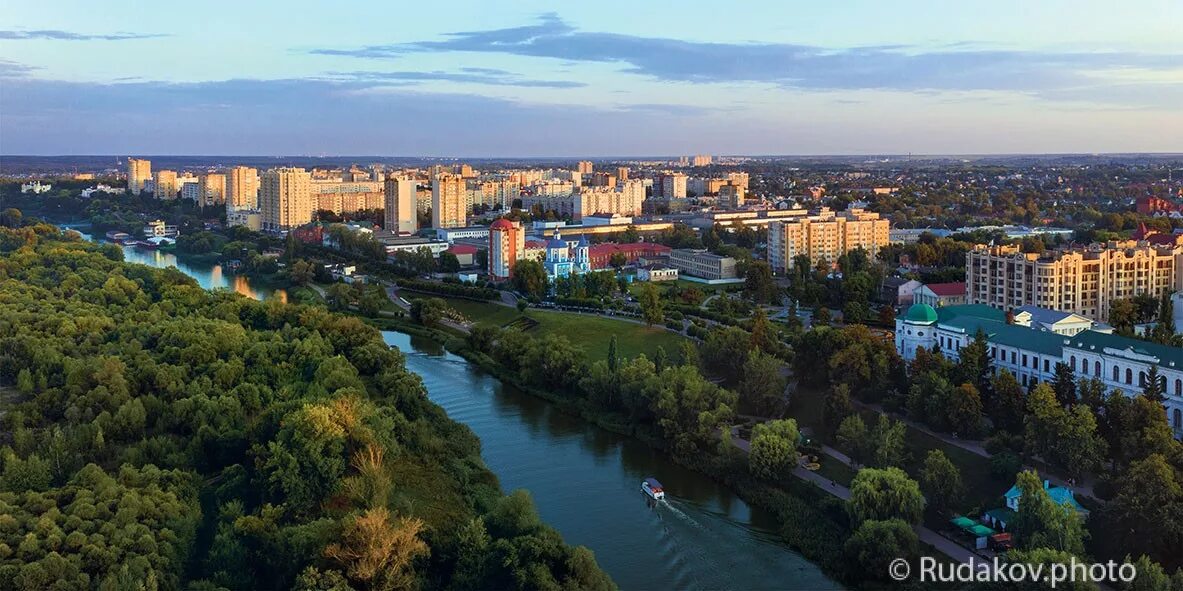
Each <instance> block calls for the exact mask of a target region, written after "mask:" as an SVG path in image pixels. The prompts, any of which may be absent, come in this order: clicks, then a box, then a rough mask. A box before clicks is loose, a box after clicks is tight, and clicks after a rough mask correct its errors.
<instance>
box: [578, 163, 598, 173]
mask: <svg viewBox="0 0 1183 591" xmlns="http://www.w3.org/2000/svg"><path fill="white" fill-rule="evenodd" d="M594 168H595V167H594V166H593V165H592V163H591V160H580V161H579V164H578V165H577V166H576V167H575V172H578V173H579V174H591V173H592V171H593V169H594Z"/></svg>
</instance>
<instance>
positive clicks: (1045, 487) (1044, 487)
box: [1043, 480, 1052, 490]
mask: <svg viewBox="0 0 1183 591" xmlns="http://www.w3.org/2000/svg"><path fill="white" fill-rule="evenodd" d="M1051 486H1052V483H1051V481H1048V480H1044V481H1043V490H1047V489H1049V488H1051Z"/></svg>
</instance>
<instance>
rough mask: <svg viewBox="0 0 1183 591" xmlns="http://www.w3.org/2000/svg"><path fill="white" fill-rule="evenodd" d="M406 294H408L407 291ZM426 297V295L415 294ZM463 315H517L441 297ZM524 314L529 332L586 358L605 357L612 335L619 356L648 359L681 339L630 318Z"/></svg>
mask: <svg viewBox="0 0 1183 591" xmlns="http://www.w3.org/2000/svg"><path fill="white" fill-rule="evenodd" d="M408 295H409V294H408ZM416 297H430V296H416ZM441 299H443V300H444V301H446V302H448V305H449V306H451V307H453V308H455V309H456V310H457V311H459V312H460V313H461V314H464V316H465V317H466V318H468V319H469V320H471V321H472V322H474V323H478V324H492V325H496V326H505V325H506V324H509V323H510V322H513V321H514V320H515V319H517V318H518V317H519V316H521V315H522V314H520V313H519V312H518V311H517V310H516V309H514V308H510V307H508V306H502V305H500V304H493V303H488V302H474V301H471V300H462V299H455V298H441ZM525 316H526V317H528V318H532V319H533V320H535V321H537V322H538V326H537V327H534V328H533V329H531V330H530V334H532V335H537V336H539V337H541V336H543V335H547V334H557V335H563V336H565V337H567V338H568V339H569V340H570V341H571V342H572V343H574V344H576V345H578V346H580V347H582V348H583V350H584V351H585V352H586V353H587V355H588V359H591V360H596V359H605V358H607V357H608V341H610V340H611V339H612V335H614V334H615V335H616V339H617V348H618V350H619V354H620V356H621V357H636V356H637V355H640V354H641V353H644V354H645V355H647V356H649V358H650V359H652V358H653V356H654V355H655V354H656V353H657V347H659V346H660V347H665V352H666V354H667V355H669V356H670V357H674V356H676V355H677V354H678V347H679V346H680V345H681V342H682V339H683V338H684V337H681V336H679V335H676V334H674V333H672V332H669V331H667V330H665V329H663V328H659V327H648V326H644V325H641V324H636V323H633V322H625V321H622V320H613V319H611V318H603V317H600V316H591V315H583V314H574V313H571V312H557V311H552V310H540V309H537V308H531V309H529V310H526V313H525Z"/></svg>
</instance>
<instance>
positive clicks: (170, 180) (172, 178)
mask: <svg viewBox="0 0 1183 591" xmlns="http://www.w3.org/2000/svg"><path fill="white" fill-rule="evenodd" d="M180 190H181V187H180V185H179V184H177V171H175V170H158V171H156V172H155V173H154V174H153V175H152V196H153V197H155V198H157V199H176V198H177V193H178V192H180Z"/></svg>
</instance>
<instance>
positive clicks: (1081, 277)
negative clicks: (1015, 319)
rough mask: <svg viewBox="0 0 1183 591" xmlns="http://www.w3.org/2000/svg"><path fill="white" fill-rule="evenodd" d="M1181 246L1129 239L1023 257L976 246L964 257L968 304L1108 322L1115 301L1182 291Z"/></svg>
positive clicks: (1010, 249)
mask: <svg viewBox="0 0 1183 591" xmlns="http://www.w3.org/2000/svg"><path fill="white" fill-rule="evenodd" d="M1181 261H1183V247H1180V246H1174V245H1153V244H1150V243H1148V242H1140V241H1134V240H1126V241H1121V242H1108V243H1105V244H1091V245H1089V246H1083V247H1073V248H1064V249H1060V250H1054V251H1047V252H1044V253H1039V254H1037V253H1025V252H1022V250H1021V249H1020V247H1019V246H1017V245H1006V246H987V245H977V246H975V247H974V249H973V250H971V251H969V252H968V253H966V267H965V281H966V300H967V301H968V303H971V304H986V305H988V306H992V307H994V308H998V309H1001V310H1008V311H1009V310H1014V309H1016V308H1018V307H1020V306H1028V305H1030V306H1038V307H1040V308H1050V309H1052V310H1059V311H1061V312H1071V313H1073V314H1079V315H1081V316H1084V317H1086V318H1091V319H1093V320H1097V321H1101V322H1105V321H1107V319H1108V318H1109V309H1110V307H1111V306H1112V304H1113V301H1114V300H1116V299H1119V298H1132V297H1134V296H1136V295H1139V294H1149V295H1152V296H1154V297H1159V296H1161V295H1162V294H1164V293H1170V292H1173V291H1177V290H1180V289H1183V274H1181V273H1180V263H1181Z"/></svg>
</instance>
